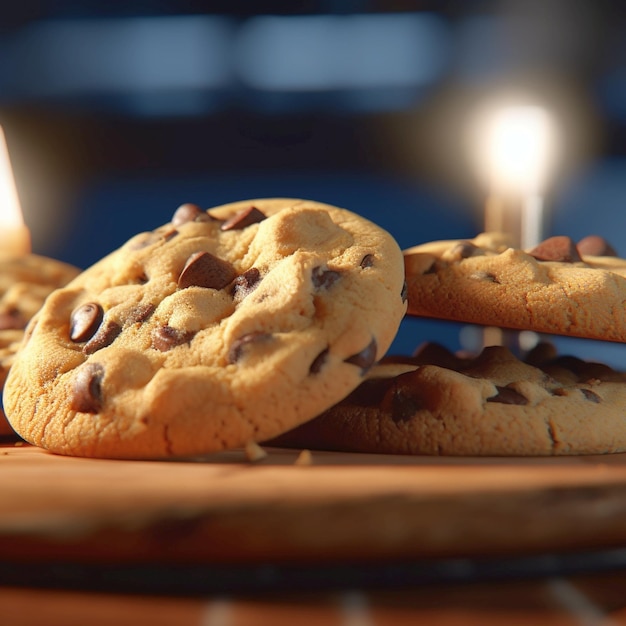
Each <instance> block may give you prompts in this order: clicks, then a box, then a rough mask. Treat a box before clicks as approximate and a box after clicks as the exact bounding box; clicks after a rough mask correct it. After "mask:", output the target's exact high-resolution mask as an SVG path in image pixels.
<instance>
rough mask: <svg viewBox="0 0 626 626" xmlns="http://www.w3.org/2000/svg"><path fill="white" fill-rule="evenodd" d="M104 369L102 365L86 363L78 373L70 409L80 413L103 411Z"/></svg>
mask: <svg viewBox="0 0 626 626" xmlns="http://www.w3.org/2000/svg"><path fill="white" fill-rule="evenodd" d="M103 378H104V367H103V366H102V365H101V364H100V363H85V364H84V365H83V366H82V367H81V368H79V370H78V371H77V372H76V378H75V379H74V384H73V386H72V399H71V401H70V407H71V408H72V409H73V410H74V411H79V412H80V413H98V412H99V411H100V409H102V405H103V397H102V379H103Z"/></svg>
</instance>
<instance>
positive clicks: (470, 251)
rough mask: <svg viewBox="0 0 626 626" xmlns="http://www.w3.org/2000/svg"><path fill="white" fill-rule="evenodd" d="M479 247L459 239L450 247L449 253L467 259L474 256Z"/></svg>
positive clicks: (457, 257)
mask: <svg viewBox="0 0 626 626" xmlns="http://www.w3.org/2000/svg"><path fill="white" fill-rule="evenodd" d="M478 251H479V248H478V247H477V246H475V245H474V244H473V243H472V242H471V241H461V242H459V243H457V244H456V246H454V248H452V250H451V251H450V254H451V255H452V257H453V258H455V259H469V258H470V257H471V256H474V254H476V252H478Z"/></svg>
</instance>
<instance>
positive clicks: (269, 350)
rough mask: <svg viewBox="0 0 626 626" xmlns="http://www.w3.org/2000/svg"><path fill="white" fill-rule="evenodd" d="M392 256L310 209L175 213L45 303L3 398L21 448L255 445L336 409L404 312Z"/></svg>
mask: <svg viewBox="0 0 626 626" xmlns="http://www.w3.org/2000/svg"><path fill="white" fill-rule="evenodd" d="M403 284H404V267H403V260H402V253H401V251H400V249H399V247H398V245H397V243H396V242H395V240H394V239H393V238H392V237H391V236H390V235H389V234H388V233H387V232H385V231H384V230H382V229H381V228H379V227H378V226H376V225H375V224H373V223H372V222H370V221H368V220H366V219H364V218H362V217H360V216H358V215H356V214H355V213H352V212H350V211H346V210H344V209H340V208H337V207H333V206H330V205H326V204H321V203H317V202H313V201H308V200H297V199H285V198H279V199H259V200H249V201H244V202H236V203H233V204H228V205H225V206H221V207H217V208H213V209H210V210H208V211H203V210H201V209H200V208H198V207H197V206H195V205H191V204H186V205H182V206H181V207H179V209H178V210H177V211H176V212H175V214H174V216H173V218H172V220H171V222H169V223H167V224H165V225H163V226H161V227H159V228H157V229H156V230H154V231H151V232H146V233H141V234H139V235H137V236H136V237H134V238H132V239H131V240H130V241H129V242H127V243H126V244H125V245H124V246H122V247H121V248H120V249H118V250H116V251H114V252H113V253H111V254H110V255H109V256H107V257H106V258H104V259H103V260H101V261H100V262H98V263H96V264H95V265H94V266H92V267H91V268H89V269H88V270H86V271H85V272H83V273H82V274H81V275H80V276H79V277H78V278H76V279H75V280H74V281H72V283H70V284H69V285H68V286H67V287H66V288H64V289H60V290H58V291H57V292H55V293H54V294H53V295H52V296H51V297H50V298H49V299H48V301H47V302H46V305H45V306H44V307H43V309H42V310H41V311H40V312H39V314H38V315H37V316H36V317H35V319H34V320H33V323H32V324H31V326H30V330H29V333H30V338H29V340H28V342H27V343H26V345H25V346H24V348H23V349H22V351H21V352H20V354H19V355H18V356H17V358H16V360H15V362H14V364H13V367H12V368H11V371H10V374H9V378H8V380H7V383H6V386H5V406H6V409H7V415H8V416H9V419H10V421H11V423H12V425H13V427H14V428H15V430H16V431H17V432H18V433H19V434H20V435H21V436H22V437H24V438H25V439H26V440H28V441H30V442H32V443H35V444H37V445H40V446H42V447H45V448H48V449H49V450H52V451H54V452H58V453H63V454H71V455H80V456H99V457H118V458H122V457H123V458H157V457H175V456H186V455H197V454H204V453H208V452H213V451H218V450H223V449H227V448H235V447H240V446H243V445H245V444H246V443H247V442H249V441H259V440H262V439H267V438H268V437H272V436H275V435H278V434H279V433H281V432H283V431H285V430H287V429H289V428H291V427H293V426H296V425H297V424H299V423H302V422H304V421H306V420H308V419H310V418H312V417H314V416H315V415H317V414H318V413H320V412H322V411H324V410H325V409H327V408H328V407H329V406H331V405H333V404H334V403H336V402H338V401H339V400H340V399H341V398H343V397H344V396H346V395H347V394H348V393H349V392H350V391H352V390H353V389H354V388H355V387H356V386H358V384H359V383H360V382H361V381H362V380H363V377H364V375H365V374H366V373H367V371H368V370H369V369H370V367H371V366H372V365H373V364H374V363H375V362H376V361H377V360H378V359H380V358H381V357H382V356H383V354H384V353H385V351H386V350H387V349H388V347H389V345H390V343H391V342H392V340H393V338H394V336H395V334H396V331H397V329H398V326H399V324H400V321H401V319H402V317H403V315H404V313H405V310H406V300H405V297H404V290H403Z"/></svg>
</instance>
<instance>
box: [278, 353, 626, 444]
mask: <svg viewBox="0 0 626 626" xmlns="http://www.w3.org/2000/svg"><path fill="white" fill-rule="evenodd" d="M625 382H626V374H624V373H621V372H618V371H615V370H613V369H612V368H610V367H608V366H607V365H603V364H600V363H592V362H586V361H583V360H581V359H578V358H575V357H566V356H561V357H559V356H557V355H556V352H555V350H554V348H553V347H552V346H551V345H549V344H539V346H537V348H535V349H534V350H533V351H531V352H530V353H529V354H528V355H527V357H526V358H525V359H524V360H520V359H518V358H517V357H515V356H514V355H513V354H512V353H511V352H510V351H509V350H508V349H507V348H504V347H501V346H492V347H488V348H485V349H484V350H483V352H482V353H481V354H480V355H479V356H477V357H474V358H469V357H466V358H462V357H459V356H456V355H455V354H453V353H451V352H449V351H448V350H446V349H445V348H443V347H441V346H438V345H436V344H427V345H426V346H424V347H423V349H422V350H421V351H419V352H418V353H417V355H416V356H415V357H407V358H404V359H402V360H401V361H399V362H393V360H392V359H391V358H386V359H383V362H381V363H380V364H379V365H376V366H375V367H373V368H372V370H371V371H370V373H369V375H368V378H367V380H365V381H364V382H363V383H362V384H361V385H360V386H359V387H358V388H357V389H356V390H355V391H353V392H352V393H351V394H350V395H349V396H348V397H347V398H345V399H344V400H342V401H341V402H339V403H338V404H337V405H335V406H333V407H332V408H330V409H329V410H328V411H326V412H324V413H323V414H322V415H320V416H319V417H317V418H316V419H314V420H311V421H309V422H307V423H306V424H303V425H302V426H299V427H298V428H295V429H294V430H292V431H289V432H287V433H284V434H283V435H281V436H280V437H278V438H277V439H275V440H273V441H271V442H269V443H271V444H272V445H282V446H289V447H300V448H306V449H326V450H341V451H346V452H368V453H385V454H424V455H449V456H453V455H465V456H550V455H572V454H606V453H612V452H623V451H625V450H626V413H625V412H624V405H625V401H626V385H625V384H624V383H625Z"/></svg>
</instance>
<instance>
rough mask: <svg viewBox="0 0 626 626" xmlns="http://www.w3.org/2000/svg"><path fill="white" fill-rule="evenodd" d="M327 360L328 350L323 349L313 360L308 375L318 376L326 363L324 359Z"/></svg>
mask: <svg viewBox="0 0 626 626" xmlns="http://www.w3.org/2000/svg"><path fill="white" fill-rule="evenodd" d="M327 358H328V348H324V350H322V351H321V352H320V353H319V354H318V355H317V356H316V357H315V358H314V359H313V363H311V367H309V374H319V373H320V371H321V369H322V367H324V363H326V359H327Z"/></svg>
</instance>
